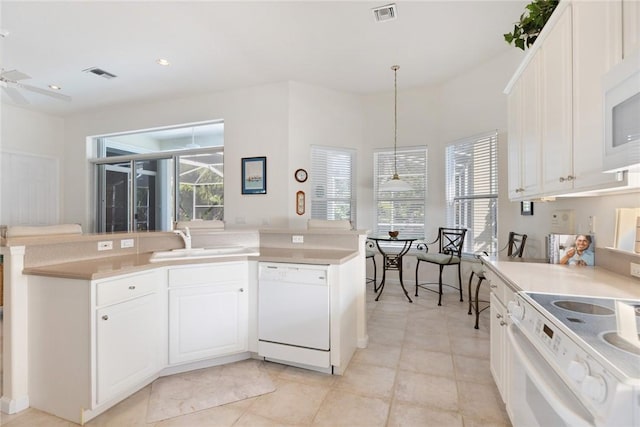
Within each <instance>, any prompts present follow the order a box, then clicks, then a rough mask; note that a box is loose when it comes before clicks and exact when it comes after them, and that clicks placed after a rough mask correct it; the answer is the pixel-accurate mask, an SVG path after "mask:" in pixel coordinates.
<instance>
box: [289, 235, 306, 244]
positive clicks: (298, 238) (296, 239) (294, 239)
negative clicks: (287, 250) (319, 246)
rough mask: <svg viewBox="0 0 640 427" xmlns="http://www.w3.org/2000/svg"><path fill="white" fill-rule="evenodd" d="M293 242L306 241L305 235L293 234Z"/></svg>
mask: <svg viewBox="0 0 640 427" xmlns="http://www.w3.org/2000/svg"><path fill="white" fill-rule="evenodd" d="M291 243H304V236H291Z"/></svg>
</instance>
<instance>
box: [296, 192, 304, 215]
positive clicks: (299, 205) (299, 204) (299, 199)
mask: <svg viewBox="0 0 640 427" xmlns="http://www.w3.org/2000/svg"><path fill="white" fill-rule="evenodd" d="M296 213H297V214H298V215H304V191H298V192H297V193H296Z"/></svg>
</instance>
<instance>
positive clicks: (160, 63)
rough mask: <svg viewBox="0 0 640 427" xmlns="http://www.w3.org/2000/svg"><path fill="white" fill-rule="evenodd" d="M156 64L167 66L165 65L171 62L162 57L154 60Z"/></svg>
mask: <svg viewBox="0 0 640 427" xmlns="http://www.w3.org/2000/svg"><path fill="white" fill-rule="evenodd" d="M156 63H157V64H159V65H163V66H165V67H166V66H167V65H171V62H169V60H168V59H164V58H160V59H158V60H157V61H156Z"/></svg>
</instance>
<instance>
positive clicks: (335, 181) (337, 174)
mask: <svg viewBox="0 0 640 427" xmlns="http://www.w3.org/2000/svg"><path fill="white" fill-rule="evenodd" d="M355 155H356V153H355V151H354V150H348V149H341V148H333V147H321V146H312V147H311V195H310V198H311V218H313V219H328V220H335V219H347V220H350V221H351V224H352V225H353V227H354V228H356V194H355V193H356V192H355V186H354V183H355V180H354V176H355V166H354V165H355Z"/></svg>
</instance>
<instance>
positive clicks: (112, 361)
mask: <svg viewBox="0 0 640 427" xmlns="http://www.w3.org/2000/svg"><path fill="white" fill-rule="evenodd" d="M159 306H160V305H159V303H158V295H157V294H150V295H145V296H142V297H139V298H135V299H133V300H129V301H126V302H122V303H119V304H113V305H110V306H107V307H104V308H101V309H99V310H97V311H96V315H97V319H96V334H97V337H96V338H97V341H96V363H97V366H96V368H97V369H96V378H97V403H98V404H101V403H103V402H105V401H107V400H109V399H110V398H112V397H115V396H116V395H117V394H118V393H120V392H123V391H126V390H128V389H129V388H130V387H132V386H134V385H136V384H137V383H139V382H141V381H142V380H144V379H145V378H147V377H150V376H151V375H153V374H155V373H156V372H158V371H159V369H160V367H159V364H160V360H161V359H160V343H161V342H162V339H161V337H160V336H159V335H160V331H162V328H160V327H158V322H159V321H161V319H162V316H160V315H159Z"/></svg>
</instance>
